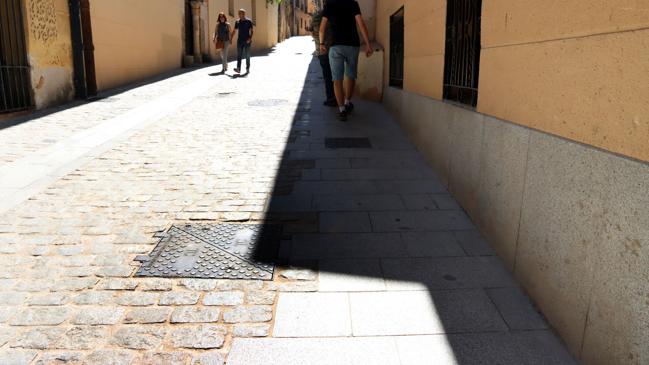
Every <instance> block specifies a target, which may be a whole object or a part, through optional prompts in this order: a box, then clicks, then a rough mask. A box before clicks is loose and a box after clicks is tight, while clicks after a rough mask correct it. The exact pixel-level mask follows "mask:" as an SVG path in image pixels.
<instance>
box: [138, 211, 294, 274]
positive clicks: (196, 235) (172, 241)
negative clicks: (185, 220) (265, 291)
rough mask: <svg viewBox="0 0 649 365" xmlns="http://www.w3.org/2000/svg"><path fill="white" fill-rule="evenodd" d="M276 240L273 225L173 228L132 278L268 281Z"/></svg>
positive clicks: (272, 269) (200, 225) (277, 244)
mask: <svg viewBox="0 0 649 365" xmlns="http://www.w3.org/2000/svg"><path fill="white" fill-rule="evenodd" d="M280 239H281V229H280V228H279V226H276V225H251V224H225V223H218V224H187V225H178V226H177V225H174V226H171V228H169V230H168V231H167V232H166V233H165V234H164V236H163V238H162V239H161V240H160V242H159V243H158V245H157V246H156V247H155V248H154V249H153V251H152V252H151V253H150V254H149V256H148V259H147V260H145V262H143V264H142V266H141V267H140V269H139V270H138V271H137V272H136V273H135V276H145V277H166V278H204V279H251V280H252V279H254V280H272V279H273V272H274V269H275V268H274V265H273V264H272V262H274V261H275V260H276V259H277V252H278V250H279V242H280Z"/></svg>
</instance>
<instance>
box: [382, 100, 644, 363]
mask: <svg viewBox="0 0 649 365" xmlns="http://www.w3.org/2000/svg"><path fill="white" fill-rule="evenodd" d="M384 103H385V105H386V106H387V108H388V109H389V110H390V111H391V112H392V113H393V114H394V115H395V117H396V119H397V120H399V121H400V123H401V124H402V126H403V128H404V129H405V130H406V131H407V133H408V134H409V136H410V138H411V139H412V140H413V141H414V143H415V144H416V145H417V147H418V149H419V150H420V151H421V152H422V153H423V155H424V156H425V157H426V158H427V159H428V161H429V163H430V164H431V165H432V166H433V167H434V169H435V170H436V171H437V173H438V174H439V176H440V178H441V180H442V181H443V182H444V183H445V184H446V185H447V186H448V188H449V190H450V192H451V193H452V194H453V195H454V196H455V197H456V198H457V200H458V201H459V202H460V203H461V204H462V206H463V207H464V209H465V210H466V211H467V213H468V214H469V215H470V216H471V218H472V219H473V220H474V222H475V223H476V224H477V226H478V227H480V229H481V231H482V232H483V234H484V235H485V237H486V238H487V239H488V240H489V242H490V243H491V245H492V246H493V247H494V249H495V250H496V251H497V252H498V254H499V255H500V256H501V257H502V259H503V260H504V261H505V263H506V265H507V267H508V268H509V269H510V270H511V271H512V272H513V273H514V274H515V276H516V278H517V279H518V281H519V282H520V283H521V285H522V286H523V287H524V288H525V290H526V291H527V293H528V294H529V295H530V297H531V298H533V300H534V301H535V303H536V304H537V306H538V307H539V309H540V310H541V311H542V312H543V314H544V315H545V316H546V317H547V319H548V321H549V322H550V323H551V324H552V326H553V327H554V328H555V329H556V330H557V332H558V333H559V334H560V335H561V337H562V338H563V339H564V341H565V342H566V344H567V345H568V347H569V348H570V350H571V351H572V352H573V354H574V355H575V356H576V357H577V358H578V359H580V360H581V361H582V362H583V363H584V364H589V365H590V364H602V365H604V364H647V363H649V315H648V313H649V165H648V164H646V163H642V162H638V161H634V160H631V159H628V158H624V157H621V156H618V155H615V154H612V153H609V152H606V151H603V150H600V149H596V148H593V147H590V146H586V145H583V144H579V143H575V142H572V141H568V140H566V139H563V138H560V137H556V136H553V135H549V134H546V133H542V132H539V131H535V130H532V129H529V128H526V127H522V126H519V125H516V124H513V123H510V122H507V121H503V120H499V119H496V118H493V117H490V116H485V115H483V114H480V113H477V112H475V111H472V110H469V109H466V108H464V107H461V106H457V105H454V104H452V103H448V102H442V101H438V100H433V99H430V98H427V97H423V96H419V95H416V94H412V93H409V92H405V91H402V90H399V89H395V88H386V89H385V91H384Z"/></svg>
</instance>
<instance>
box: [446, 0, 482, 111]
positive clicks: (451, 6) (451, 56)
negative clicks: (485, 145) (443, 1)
mask: <svg viewBox="0 0 649 365" xmlns="http://www.w3.org/2000/svg"><path fill="white" fill-rule="evenodd" d="M481 12H482V0H448V2H447V14H446V54H445V62H444V99H447V100H453V101H457V102H460V103H462V104H466V105H470V106H473V107H475V106H476V105H477V104H478V76H479V71H480V20H481Z"/></svg>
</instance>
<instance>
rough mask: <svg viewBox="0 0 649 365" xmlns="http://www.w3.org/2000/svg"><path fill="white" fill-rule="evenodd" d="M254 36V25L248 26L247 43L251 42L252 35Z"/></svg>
mask: <svg viewBox="0 0 649 365" xmlns="http://www.w3.org/2000/svg"><path fill="white" fill-rule="evenodd" d="M253 34H255V26H254V24H253V25H252V26H250V38H248V43H250V42H252V35H253Z"/></svg>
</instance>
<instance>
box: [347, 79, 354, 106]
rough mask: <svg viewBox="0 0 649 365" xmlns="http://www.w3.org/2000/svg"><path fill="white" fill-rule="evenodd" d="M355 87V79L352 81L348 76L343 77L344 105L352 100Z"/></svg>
mask: <svg viewBox="0 0 649 365" xmlns="http://www.w3.org/2000/svg"><path fill="white" fill-rule="evenodd" d="M355 87H356V79H352V78H350V77H349V76H345V104H348V103H347V102H348V101H350V100H352V96H353V95H354V88H355Z"/></svg>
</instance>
